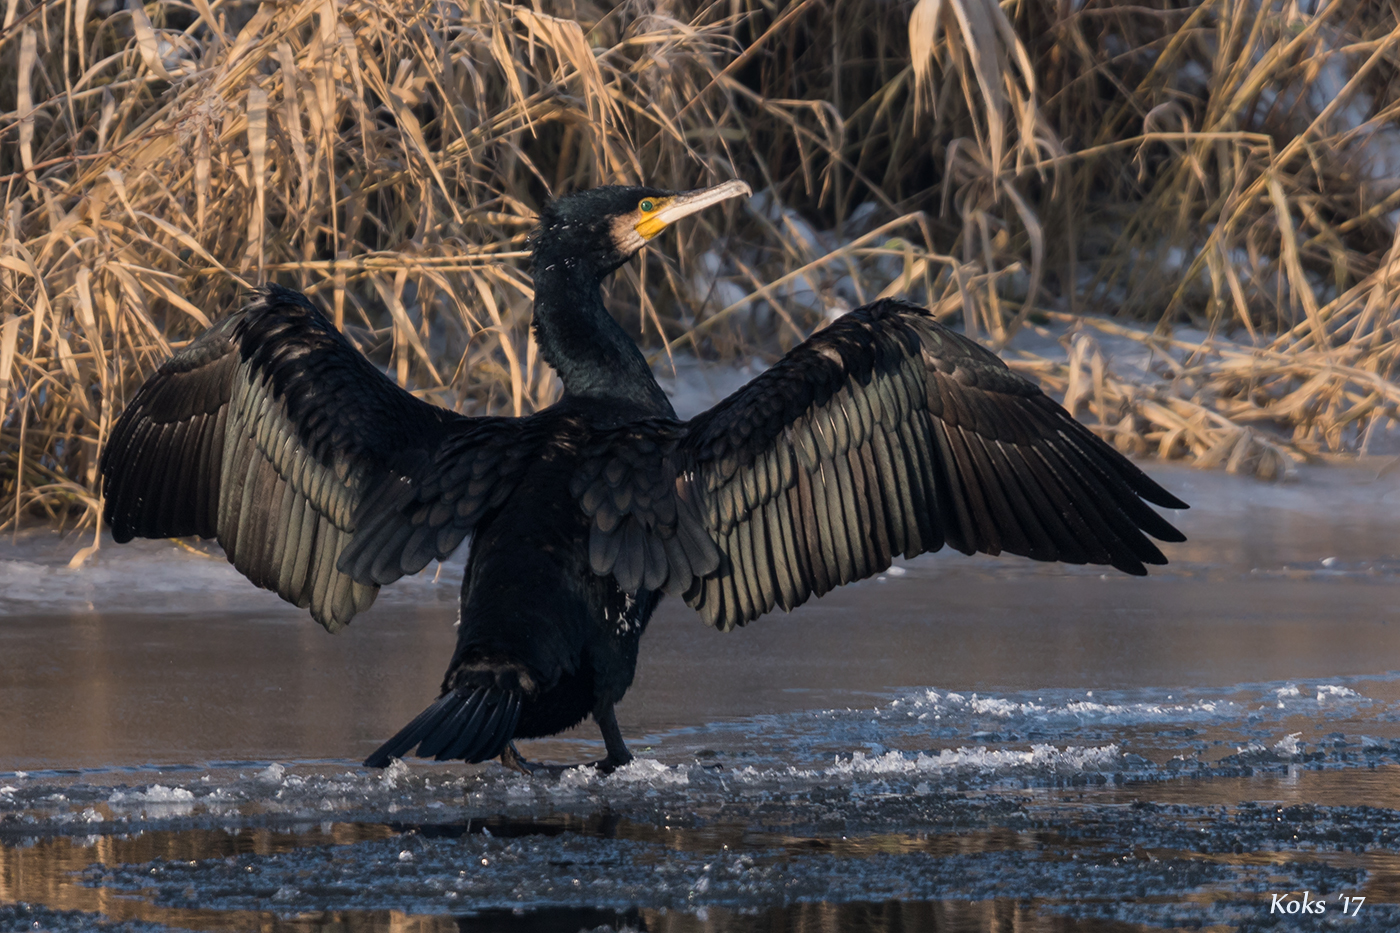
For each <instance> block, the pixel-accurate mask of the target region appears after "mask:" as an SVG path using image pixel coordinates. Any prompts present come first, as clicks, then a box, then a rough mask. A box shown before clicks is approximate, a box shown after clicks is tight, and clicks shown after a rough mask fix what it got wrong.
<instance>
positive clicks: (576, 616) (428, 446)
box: [102, 181, 1186, 770]
mask: <svg viewBox="0 0 1400 933" xmlns="http://www.w3.org/2000/svg"><path fill="white" fill-rule="evenodd" d="M749 193H750V190H749V187H748V186H747V185H745V184H744V183H742V182H737V181H731V182H728V183H726V184H722V185H718V186H716V187H713V188H707V189H703V190H698V191H691V192H684V193H678V192H673V191H664V190H658V189H654V188H637V187H604V188H596V189H592V190H588V191H581V192H578V193H576V194H573V195H570V196H568V197H564V198H560V199H558V200H556V201H554V202H552V203H551V204H549V205H547V206H546V207H545V208H544V210H543V212H542V215H541V218H540V223H539V227H538V229H537V230H536V232H535V234H534V239H533V254H534V258H533V272H534V282H535V315H534V325H533V326H534V333H535V337H536V339H537V340H538V342H539V347H540V349H541V351H542V352H543V354H544V358H545V359H546V360H547V361H548V362H549V364H550V365H551V366H553V367H554V369H555V370H556V371H557V372H558V373H559V376H560V378H561V379H562V381H563V386H564V395H563V398H562V400H561V401H560V402H559V403H558V404H556V405H553V406H552V407H550V408H548V409H546V410H544V411H541V412H538V413H536V414H534V415H530V416H529V417H525V418H495V417H487V418H468V417H464V416H462V415H459V414H456V413H454V412H450V411H446V410H444V409H442V408H438V407H436V406H433V405H430V404H428V403H426V402H423V401H420V400H418V399H416V398H414V397H413V396H412V395H410V394H409V393H408V392H406V391H404V390H403V389H401V388H399V387H398V386H397V385H396V384H395V383H394V382H393V381H392V380H391V379H389V378H388V377H386V376H385V375H384V374H383V373H382V372H380V371H379V370H378V369H376V368H375V367H374V366H373V365H371V364H370V362H369V361H368V360H366V359H365V358H364V356H362V355H361V354H360V353H359V352H358V351H356V350H355V349H354V348H353V347H352V346H351V345H350V344H349V343H348V342H347V341H346V339H345V338H344V337H343V336H341V334H340V333H339V332H338V331H337V330H336V329H335V328H334V327H333V326H332V325H331V324H330V323H329V322H328V321H327V319H326V318H325V316H324V315H323V314H322V313H321V312H320V311H319V310H317V308H316V307H315V306H314V305H313V304H312V303H311V302H310V301H308V300H307V299H306V297H305V296H303V295H301V294H300V293H298V292H295V291H291V290H289V289H286V288H280V287H278V286H275V285H274V286H269V287H267V288H265V289H263V290H262V291H261V292H260V293H259V294H258V296H257V297H256V298H255V299H254V300H253V301H252V303H251V304H249V305H248V306H247V307H246V308H244V309H243V310H242V311H239V312H238V313H236V314H233V315H231V316H229V317H227V318H225V319H224V320H223V321H221V322H219V323H218V324H217V325H215V326H214V327H212V328H210V329H209V330H208V331H207V332H206V333H205V334H203V335H202V336H201V337H199V339H197V340H195V341H193V342H192V343H191V344H190V345H189V346H187V347H185V348H184V349H182V350H181V351H180V352H179V353H177V354H175V356H174V357H172V358H171V359H170V360H169V362H167V363H165V365H163V366H161V367H160V369H159V370H158V371H157V372H156V373H155V375H153V376H152V377H151V378H150V379H149V380H147V382H146V383H145V385H143V386H142V387H141V389H140V391H139V392H138V393H137V394H136V396H135V398H133V399H132V401H131V404H130V405H129V406H128V407H127V409H126V411H125V413H124V414H123V415H122V417H121V419H120V420H119V421H118V423H117V425H116V427H115V428H114V429H113V431H112V436H111V440H110V443H109V444H108V445H107V448H106V450H105V451H104V453H103V458H102V476H103V482H104V485H105V495H106V514H105V517H106V520H107V523H108V525H110V526H111V529H112V535H113V537H114V538H115V539H116V540H117V541H118V542H123V541H128V540H130V539H131V538H132V537H135V536H141V537H174V536H183V535H199V536H201V537H205V538H208V537H216V538H218V540H219V543H220V544H221V545H222V546H223V548H224V551H225V552H226V553H227V554H228V558H229V560H230V561H231V562H232V563H233V564H234V566H235V567H237V568H238V570H239V571H240V572H242V573H243V574H244V575H245V576H247V577H248V579H250V580H251V581H252V582H254V583H256V584H257V585H258V586H261V587H265V588H267V589H270V590H275V591H276V592H277V594H278V595H280V596H281V597H282V598H283V599H286V600H288V601H289V602H292V603H295V604H296V605H298V606H302V607H309V608H310V610H311V615H312V616H313V617H314V618H315V619H316V620H317V621H318V622H320V623H321V624H322V625H324V626H325V627H326V628H327V629H329V630H330V631H332V632H334V631H336V630H338V629H340V628H341V627H343V626H344V625H345V624H346V623H348V622H349V621H350V620H351V619H352V618H353V617H354V616H355V615H356V614H357V613H359V612H363V611H364V610H365V609H367V608H369V605H370V604H371V603H372V602H373V601H374V597H375V594H376V593H377V592H378V590H379V587H381V586H383V585H385V584H387V583H392V582H394V581H395V580H397V579H398V578H399V577H401V576H403V575H404V574H412V573H417V572H418V571H419V570H422V569H423V568H424V567H425V566H427V564H428V563H429V562H431V561H433V560H441V559H444V558H446V557H447V556H448V555H450V554H451V553H452V552H453V551H454V550H456V548H457V546H458V545H460V544H461V543H462V540H463V539H464V538H466V537H467V535H469V534H470V535H472V536H473V537H472V544H471V549H470V554H469V556H468V558H467V566H466V576H465V579H464V580H463V582H462V602H461V625H460V629H459V633H458V637H457V648H456V651H455V652H454V654H453V656H452V662H451V663H450V664H449V665H448V668H447V675H446V677H445V678H444V680H443V683H442V693H441V696H440V697H439V698H438V699H437V700H436V701H435V702H434V703H432V705H430V706H429V707H428V708H427V709H426V710H424V711H423V712H422V714H420V715H419V716H418V717H417V718H416V719H414V720H413V722H411V723H409V725H408V726H406V727H405V728H404V729H403V730H402V731H401V732H399V734H398V735H396V736H394V737H393V738H392V739H390V740H389V741H388V742H386V743H385V744H384V745H383V746H382V747H381V748H380V749H379V750H378V751H376V752H375V753H374V754H373V755H371V756H370V757H369V759H368V761H367V762H366V764H369V765H376V766H382V765H385V764H388V763H389V761H390V760H391V759H392V758H393V757H397V756H403V755H405V754H407V753H408V752H409V751H411V750H412V749H413V748H414V747H415V746H417V754H418V755H420V756H422V757H436V758H438V759H440V760H446V759H464V760H466V761H473V762H475V761H484V760H486V759H488V758H493V757H496V756H500V758H501V761H502V762H503V763H504V764H507V765H510V766H513V767H516V768H520V769H522V770H526V769H529V768H531V767H532V766H531V765H529V764H528V763H527V762H525V761H524V760H523V759H521V758H520V756H519V755H518V754H517V753H516V750H515V748H514V745H513V744H512V740H513V739H515V738H517V737H519V738H529V737H537V736H547V735H552V734H554V733H557V732H560V731H562V730H564V729H567V728H569V727H571V726H573V725H575V724H577V723H579V722H581V721H582V720H583V719H584V718H585V717H587V716H588V715H589V714H592V716H593V718H594V720H595V721H596V722H597V724H598V727H599V728H600V729H601V730H602V733H603V740H604V742H605V743H606V745H607V758H606V759H605V760H604V761H603V762H600V763H599V764H600V765H602V766H604V767H615V766H617V765H620V764H622V763H625V762H627V761H628V760H630V758H631V755H630V754H629V752H628V751H627V747H626V745H625V744H624V743H623V739H622V732H621V731H620V730H619V728H618V725H617V719H616V717H615V716H614V712H613V707H614V704H616V703H617V702H618V701H619V700H621V699H622V696H623V694H624V693H626V691H627V688H628V687H629V686H630V685H631V683H632V677H633V672H634V670H635V667H636V660H637V648H638V644H639V642H640V640H641V637H642V633H643V631H645V629H646V626H647V620H648V618H649V617H650V616H651V613H652V610H653V609H655V607H656V604H657V601H658V600H659V599H660V598H661V596H662V594H663V593H670V594H673V595H677V596H680V597H682V598H683V599H684V600H685V601H686V602H687V603H688V604H689V605H690V606H692V607H693V608H695V609H696V610H697V611H698V612H699V613H700V614H701V615H702V616H703V617H704V618H705V620H706V621H707V622H709V623H710V624H712V625H714V626H717V627H718V628H721V629H730V628H733V627H734V626H736V625H743V624H745V623H747V622H749V621H752V620H753V619H756V618H758V617H759V616H761V615H763V614H764V613H765V612H768V611H769V610H771V609H773V608H774V607H775V606H781V607H782V608H784V609H792V608H794V607H796V606H799V605H801V604H802V603H803V602H805V601H806V600H807V599H808V598H809V597H811V596H814V595H815V596H820V595H821V594H823V593H825V592H827V591H828V590H830V589H831V588H832V587H835V586H839V585H841V584H843V583H849V582H850V581H852V580H859V579H862V578H864V577H869V576H871V575H872V574H876V573H879V572H880V571H883V570H885V569H886V568H887V567H889V566H890V559H891V558H892V557H893V556H894V555H897V554H903V555H904V556H906V557H913V556H914V555H916V554H922V553H924V552H926V551H936V550H938V549H939V548H941V547H942V546H943V545H944V544H949V545H951V546H952V547H954V548H957V549H958V550H960V551H963V552H965V553H968V554H971V553H973V552H975V551H983V552H986V553H989V554H996V553H998V552H1000V551H1008V552H1010V553H1013V554H1021V555H1025V556H1027V557H1031V558H1034V559H1036V560H1047V561H1049V560H1059V561H1067V562H1070V563H1094V564H1111V565H1113V566H1114V567H1117V568H1118V569H1119V570H1122V571H1125V572H1127V573H1131V574H1143V573H1145V572H1146V571H1145V570H1144V568H1143V564H1161V563H1165V562H1166V560H1165V558H1164V557H1163V556H1162V553H1161V552H1160V551H1159V550H1158V549H1157V547H1156V546H1155V545H1154V544H1153V543H1152V542H1151V541H1149V540H1148V538H1147V537H1146V536H1145V535H1144V532H1146V534H1148V535H1151V536H1153V537H1155V538H1158V539H1160V540H1163V541H1181V540H1184V538H1183V536H1182V535H1181V533H1180V532H1178V531H1177V530H1176V529H1175V528H1173V527H1172V526H1171V525H1170V524H1169V523H1167V522H1166V521H1165V520H1163V519H1162V518H1161V517H1160V516H1159V515H1158V514H1157V513H1156V512H1154V511H1153V510H1152V509H1151V508H1149V507H1148V506H1147V505H1146V504H1144V502H1143V501H1142V500H1147V501H1148V502H1152V503H1155V504H1157V505H1160V506H1165V507H1167V508H1173V509H1180V508H1185V507H1186V506H1185V504H1184V503H1182V502H1180V501H1178V500H1177V499H1176V497H1174V496H1172V495H1171V494H1170V493H1168V492H1166V491H1165V490H1164V489H1162V488H1161V487H1160V486H1158V485H1157V483H1155V482H1153V481H1152V480H1151V479H1149V478H1148V477H1147V476H1146V475H1145V474H1144V473H1143V472H1142V471H1141V470H1139V469H1138V468H1137V467H1136V466H1134V465H1133V464H1132V463H1130V462H1129V461H1128V460H1127V459H1125V458H1124V457H1123V456H1122V455H1120V454H1119V453H1118V452H1117V451H1116V450H1114V449H1113V448H1112V447H1111V446H1109V445H1108V444H1106V443H1104V442H1103V441H1101V440H1100V439H1099V438H1098V437H1096V436H1095V435H1094V434H1093V433H1092V432H1090V431H1089V430H1088V429H1087V428H1085V427H1084V426H1083V425H1081V424H1080V423H1079V422H1077V421H1076V420H1074V418H1072V417H1070V415H1069V414H1068V413H1067V412H1065V410H1064V409H1063V408H1061V407H1060V406H1059V405H1057V404H1055V402H1053V401H1052V400H1051V399H1050V398H1048V397H1047V396H1045V395H1044V394H1043V393H1042V392H1041V391H1040V389H1038V388H1037V387H1035V386H1034V385H1032V384H1031V383H1030V382H1028V381H1026V380H1025V379H1023V378H1021V377H1020V376H1018V375H1016V374H1015V373H1013V372H1011V370H1009V369H1007V367H1006V366H1005V365H1004V364H1003V363H1002V362H1001V360H999V359H998V358H997V357H996V356H995V355H993V354H992V353H990V352H988V351H987V350H985V349H983V348H982V347H980V346H978V345H977V344H976V343H974V342H973V341H971V340H969V339H967V338H966V337H963V336H960V335H958V334H956V333H954V332H952V331H950V330H948V329H947V328H946V327H943V326H942V325H940V324H938V323H937V322H936V321H934V319H933V318H932V316H931V315H930V314H929V312H928V311H926V310H925V309H923V308H920V307H917V306H915V305H912V304H908V303H906V302H903V301H897V300H881V301H876V302H874V303H873V304H869V305H866V306H864V307H862V308H858V309H856V310H855V311H852V312H850V313H849V314H846V315H844V316H842V317H840V318H838V319H837V320H836V321H835V322H833V323H832V324H831V325H830V326H829V327H827V328H826V329H824V330H822V331H820V332H818V333H817V334H815V335H814V336H813V337H811V339H809V340H807V341H806V342H805V343H803V344H801V345H800V346H798V347H796V348H795V349H793V350H792V352H790V353H788V354H787V355H786V356H785V357H783V359H782V360H780V361H779V362H778V363H776V364H775V365H774V366H772V367H771V368H770V369H768V370H767V371H766V372H764V373H763V374H761V375H760V376H758V377H757V378H755V379H754V380H752V381H751V382H749V383H748V384H747V385H745V386H744V387H743V388H741V389H739V390H738V391H737V392H735V393H734V394H733V395H731V396H730V397H729V398H727V399H725V400H724V401H722V402H720V403H719V404H718V405H716V406H715V407H714V408H712V409H710V410H709V411H707V412H705V413H704V414H702V415H700V416H698V417H696V418H693V419H692V420H690V421H684V422H683V421H678V420H677V419H676V416H675V412H674V411H673V410H672V408H671V404H670V402H669V401H668V400H667V398H666V395H665V393H663V392H662V391H661V388H660V386H658V385H657V383H656V380H655V379H654V378H653V376H652V372H651V369H650V367H649V366H648V365H647V361H646V359H645V358H644V357H643V356H642V353H641V351H640V350H638V348H637V345H636V344H635V343H634V342H633V341H632V339H631V338H630V337H629V336H628V335H627V333H626V332H625V331H624V330H623V329H622V328H621V327H620V326H619V325H618V324H617V323H616V322H615V321H614V320H613V318H612V317H611V316H610V315H609V314H608V312H607V310H606V309H605V308H604V306H603V301H602V297H601V293H600V284H601V282H602V280H603V279H604V278H606V277H607V275H608V274H609V273H611V272H613V271H614V270H615V269H617V268H618V267H619V266H621V265H622V264H623V263H625V262H626V261H627V260H628V259H629V258H630V257H631V256H633V255H634V254H636V253H637V252H638V251H639V250H640V249H641V248H642V246H644V245H645V244H646V243H647V241H648V240H650V239H651V238H652V237H654V236H656V235H657V234H658V233H660V232H661V231H662V230H663V229H664V228H665V227H666V226H667V225H668V224H670V223H672V222H674V221H676V220H678V219H680V218H682V217H685V216H686V215H688V214H691V213H694V212H695V211H697V210H699V209H701V208H703V207H705V206H707V205H710V204H714V203H716V202H719V201H721V200H723V199H726V198H732V197H735V196H738V195H746V194H749Z"/></svg>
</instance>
